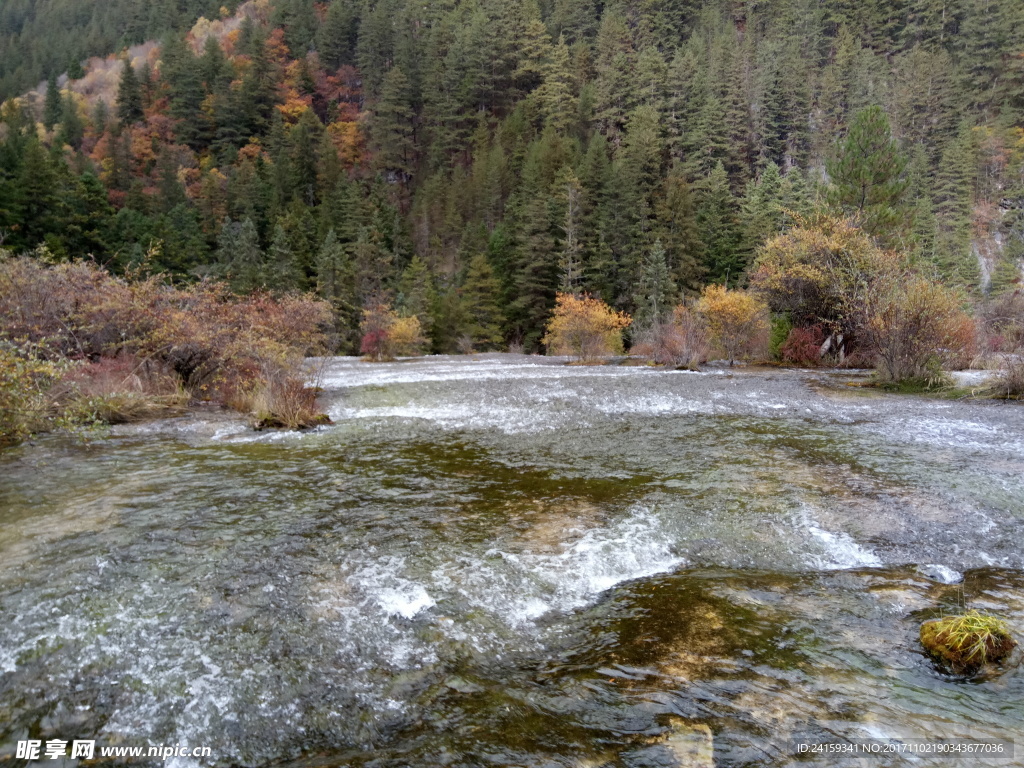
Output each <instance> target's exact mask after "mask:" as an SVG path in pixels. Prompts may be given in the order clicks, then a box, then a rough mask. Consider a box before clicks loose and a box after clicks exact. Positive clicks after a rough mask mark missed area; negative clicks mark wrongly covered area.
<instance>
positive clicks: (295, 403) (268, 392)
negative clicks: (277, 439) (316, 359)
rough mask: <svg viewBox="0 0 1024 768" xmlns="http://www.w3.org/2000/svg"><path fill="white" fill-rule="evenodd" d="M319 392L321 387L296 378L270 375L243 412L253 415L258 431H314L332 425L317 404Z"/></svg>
mask: <svg viewBox="0 0 1024 768" xmlns="http://www.w3.org/2000/svg"><path fill="white" fill-rule="evenodd" d="M318 378H319V375H316V376H314V379H318ZM318 391H319V387H318V386H316V385H315V384H314V385H313V386H310V385H309V384H307V383H306V381H304V380H303V379H301V378H299V377H297V376H292V375H289V374H287V373H282V372H280V371H268V372H267V373H266V375H265V376H264V377H263V379H262V381H261V382H260V383H259V384H258V385H257V386H256V387H255V388H253V390H252V394H251V395H250V397H249V398H248V401H247V402H246V403H245V404H244V410H248V411H249V412H250V413H251V414H252V424H253V427H254V428H255V429H312V428H313V427H318V426H321V425H323V424H330V423H331V419H330V417H328V416H327V414H325V413H324V412H323V411H321V410H320V407H319V405H318V404H317V392H318Z"/></svg>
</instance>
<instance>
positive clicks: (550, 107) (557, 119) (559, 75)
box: [536, 38, 576, 133]
mask: <svg viewBox="0 0 1024 768" xmlns="http://www.w3.org/2000/svg"><path fill="white" fill-rule="evenodd" d="M542 73H543V80H542V82H541V85H540V87H539V88H538V89H537V91H536V96H537V100H538V102H539V103H540V107H541V113H542V114H543V115H544V120H545V124H546V125H548V126H550V127H551V128H553V129H555V130H556V131H559V132H562V133H564V132H566V131H567V130H568V129H569V127H570V126H571V125H572V124H573V123H574V122H575V119H576V101H575V99H574V98H573V94H572V73H571V72H570V70H569V48H568V46H567V45H566V44H565V38H559V40H558V44H557V45H555V46H553V47H552V48H551V53H550V55H549V56H548V59H547V61H546V62H545V63H544V66H543V69H542Z"/></svg>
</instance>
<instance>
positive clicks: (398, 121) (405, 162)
mask: <svg viewBox="0 0 1024 768" xmlns="http://www.w3.org/2000/svg"><path fill="white" fill-rule="evenodd" d="M412 116H413V109H412V104H411V92H410V85H409V79H408V78H407V77H406V76H405V73H404V72H402V70H401V68H399V67H393V68H392V69H391V70H390V71H389V72H388V73H387V74H386V75H385V76H384V80H383V85H382V86H381V94H380V100H379V101H378V103H377V106H376V109H375V112H374V118H373V136H374V143H375V144H376V147H377V164H378V165H379V167H380V168H381V169H382V170H384V171H387V172H389V173H392V174H395V175H396V176H397V178H398V179H399V180H400V181H403V182H405V181H408V179H409V176H410V174H411V173H412V169H413V148H414V147H413V125H412Z"/></svg>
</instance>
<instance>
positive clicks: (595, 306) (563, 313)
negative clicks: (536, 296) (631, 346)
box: [543, 293, 632, 363]
mask: <svg viewBox="0 0 1024 768" xmlns="http://www.w3.org/2000/svg"><path fill="white" fill-rule="evenodd" d="M630 323H632V319H631V318H630V317H629V316H628V315H626V314H625V313H623V312H616V311H615V310H613V309H612V308H611V307H609V306H608V305H607V304H605V303H604V302H603V301H601V300H600V299H596V298H593V297H591V296H587V295H583V296H575V295H573V294H571V293H559V294H558V295H557V297H556V300H555V312H554V315H553V316H552V317H551V320H549V321H548V324H547V329H546V330H547V333H546V334H545V336H544V338H543V343H544V345H545V346H546V347H547V350H548V353H549V354H555V355H568V356H570V357H574V358H576V359H577V360H578V361H580V362H582V363H587V362H593V361H594V360H597V359H599V358H601V357H605V356H607V355H614V354H618V353H621V352H622V332H623V331H624V330H625V329H626V328H628V327H629V325H630Z"/></svg>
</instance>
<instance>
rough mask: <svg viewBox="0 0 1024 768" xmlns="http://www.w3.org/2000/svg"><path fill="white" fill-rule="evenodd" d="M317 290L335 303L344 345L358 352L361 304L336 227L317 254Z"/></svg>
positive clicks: (339, 331)
mask: <svg viewBox="0 0 1024 768" xmlns="http://www.w3.org/2000/svg"><path fill="white" fill-rule="evenodd" d="M316 292H317V294H319V296H320V297H321V298H323V299H324V300H325V301H327V302H328V303H329V304H330V305H331V309H332V310H333V312H334V318H335V323H336V326H337V330H338V334H339V336H340V341H341V346H342V348H343V349H344V350H346V351H349V352H353V351H356V350H354V349H353V347H354V341H355V336H356V333H355V330H356V327H357V326H358V324H359V310H360V306H359V303H358V301H357V298H356V295H355V275H354V274H353V270H352V262H351V260H350V259H349V257H348V254H347V253H346V251H345V248H344V246H343V245H342V244H341V243H340V242H338V237H337V235H336V234H335V232H334V230H333V229H330V230H328V232H327V236H326V237H325V238H324V241H323V244H322V245H321V246H320V250H319V252H318V253H317V258H316Z"/></svg>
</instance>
